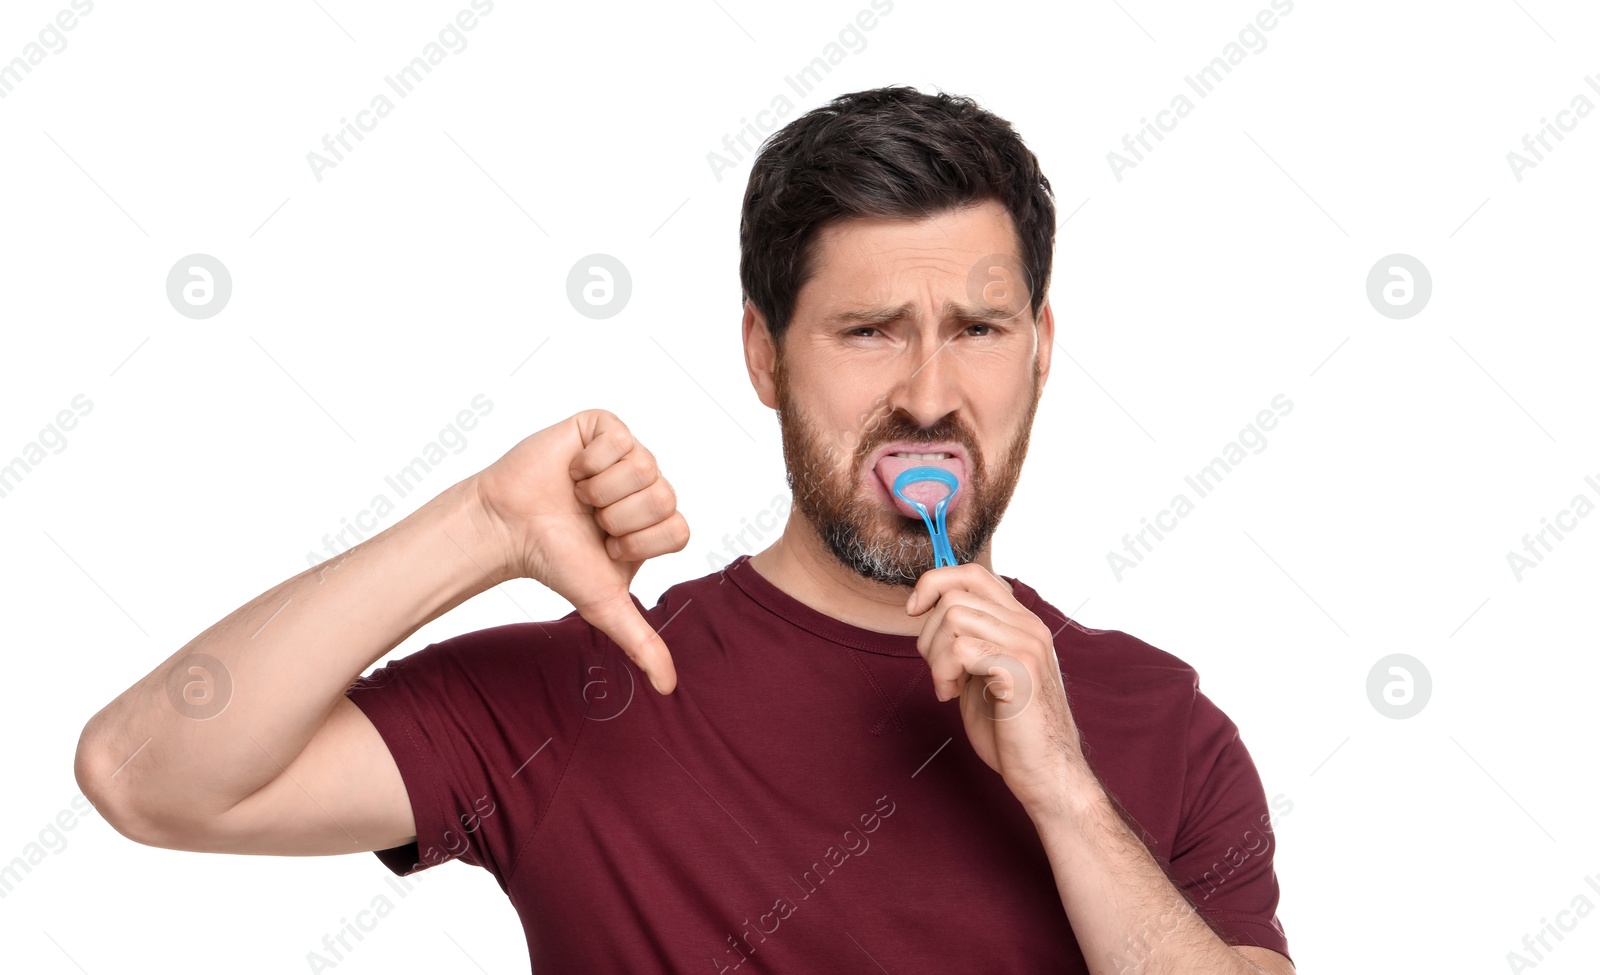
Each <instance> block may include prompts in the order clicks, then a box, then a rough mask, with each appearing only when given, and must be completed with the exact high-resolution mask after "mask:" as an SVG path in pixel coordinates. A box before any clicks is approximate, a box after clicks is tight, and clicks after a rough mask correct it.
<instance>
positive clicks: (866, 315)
mask: <svg viewBox="0 0 1600 975" xmlns="http://www.w3.org/2000/svg"><path fill="white" fill-rule="evenodd" d="M915 310H916V304H915V303H914V302H910V301H908V302H906V303H905V304H903V305H900V306H899V307H897V308H888V307H881V306H880V307H873V308H851V309H848V310H846V311H841V312H838V313H836V314H833V315H829V316H828V317H827V318H824V319H823V321H822V323H823V324H824V325H883V324H887V323H889V322H896V321H900V320H901V319H905V318H910V317H912V313H913V312H914V311H915ZM939 313H940V315H941V316H942V317H943V319H944V320H945V321H949V320H951V319H959V320H962V321H974V322H1003V321H1009V320H1010V319H1012V318H1015V317H1016V313H1015V312H1011V311H1007V310H1006V309H1004V308H995V307H993V306H990V305H982V306H977V305H966V304H962V303H961V302H959V301H949V300H946V301H945V303H944V305H943V307H941V308H940V309H939Z"/></svg>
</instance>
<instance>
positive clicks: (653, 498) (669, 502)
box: [594, 478, 678, 538]
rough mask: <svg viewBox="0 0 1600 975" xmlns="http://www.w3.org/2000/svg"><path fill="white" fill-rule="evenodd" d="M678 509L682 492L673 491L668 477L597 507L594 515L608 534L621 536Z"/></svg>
mask: <svg viewBox="0 0 1600 975" xmlns="http://www.w3.org/2000/svg"><path fill="white" fill-rule="evenodd" d="M677 510H678V496H677V494H675V493H674V492H673V490H672V485H670V484H668V483H667V482H666V480H665V479H664V478H657V479H656V480H655V481H654V482H652V483H651V484H649V485H647V486H646V487H645V488H644V489H643V490H642V491H635V492H634V493H633V494H630V495H628V496H627V497H625V498H623V499H622V500H621V501H616V502H613V503H612V504H608V505H606V506H605V507H604V508H596V509H595V512H594V519H595V521H597V522H599V523H600V527H601V528H604V529H605V530H606V534H608V535H614V536H616V537H618V538H621V537H622V536H623V535H627V534H629V533H631V532H636V531H642V530H643V529H646V528H649V527H650V526H651V525H654V524H656V523H657V522H661V521H665V520H666V519H667V518H668V517H670V516H671V515H672V513H673V512H674V511H677Z"/></svg>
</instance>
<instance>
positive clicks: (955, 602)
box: [918, 589, 1038, 643]
mask: <svg viewBox="0 0 1600 975" xmlns="http://www.w3.org/2000/svg"><path fill="white" fill-rule="evenodd" d="M957 606H964V607H967V608H969V609H974V610H978V611H980V612H982V613H985V614H987V615H988V616H990V617H992V618H994V619H996V620H999V621H1000V622H1002V623H1005V624H1008V625H1010V626H1013V627H1015V628H1017V629H1018V630H1027V629H1028V628H1029V627H1030V626H1033V625H1036V621H1037V620H1038V617H1037V616H1034V615H1033V614H1032V613H1030V612H1028V609H1027V607H1025V606H1022V605H1020V604H1019V605H1018V606H1017V608H1016V609H1012V608H1010V607H1008V606H1005V605H1003V604H1000V603H996V602H995V601H994V600H993V599H990V598H988V597H987V596H982V595H978V594H975V593H971V592H968V591H966V590H965V589H952V590H950V591H949V592H946V593H945V594H944V595H942V596H940V597H939V602H938V603H936V604H934V606H933V607H932V608H931V609H928V610H926V611H924V613H923V614H922V630H921V631H920V633H919V635H918V639H919V643H920V641H921V640H923V639H930V638H931V637H932V635H933V634H934V633H936V632H937V631H938V630H939V629H940V627H942V626H943V625H944V618H945V614H947V613H949V612H950V611H951V610H952V609H954V608H955V607H957Z"/></svg>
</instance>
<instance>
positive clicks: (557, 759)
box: [345, 614, 586, 888]
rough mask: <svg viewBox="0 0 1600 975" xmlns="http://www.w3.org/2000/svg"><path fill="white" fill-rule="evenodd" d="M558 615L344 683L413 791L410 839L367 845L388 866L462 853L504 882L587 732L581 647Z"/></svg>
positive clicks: (464, 639)
mask: <svg viewBox="0 0 1600 975" xmlns="http://www.w3.org/2000/svg"><path fill="white" fill-rule="evenodd" d="M575 618H577V617H576V614H573V616H570V617H568V620H572V619H575ZM564 622H565V621H563V622H557V623H543V624H541V623H517V624H507V625H504V626H497V627H491V628H489V629H485V630H477V631H474V632H471V633H465V634H462V635H460V636H456V637H452V638H450V639H447V640H443V641H441V642H438V643H432V644H429V645H428V646H426V647H424V648H423V649H421V650H419V651H417V652H415V653H413V654H410V655H408V656H405V657H400V658H396V659H394V660H391V661H389V662H388V663H387V664H385V665H384V666H382V667H379V668H377V669H376V670H374V671H373V672H372V673H370V674H368V675H367V676H365V677H362V678H361V679H359V680H357V681H356V682H355V683H354V684H352V685H351V687H350V688H349V689H348V690H347V691H346V692H345V694H346V696H347V697H349V698H350V700H351V701H352V702H354V703H355V704H356V706H357V707H359V708H361V710H362V712H363V713H364V714H365V715H366V716H367V718H368V719H369V720H370V721H371V722H372V724H373V726H374V727H375V728H377V730H378V734H379V735H380V736H381V737H382V738H383V741H384V744H386V745H387V746H388V748H389V753H390V754H391V755H392V756H393V757H394V761H395V765H396V766H398V768H399V770H400V777H401V779H402V780H404V782H405V787H406V793H407V794H408V796H409V797H410V800H411V812H412V815H413V817H414V818H415V820H416V828H417V838H416V840H415V841H414V842H412V843H409V844H406V845H405V846H398V847H393V848H391V849H387V850H377V851H374V852H376V854H377V856H378V859H379V860H380V861H382V862H383V864H384V866H386V867H388V868H389V869H390V870H391V871H393V872H394V873H395V874H397V875H399V876H405V875H407V874H411V873H415V872H417V871H419V870H426V869H428V868H429V867H433V866H437V865H438V864H441V863H445V862H447V861H449V860H455V859H459V860H461V861H463V862H465V863H470V864H472V865H473V866H478V867H483V868H484V869H485V870H488V871H489V872H490V873H492V874H493V875H494V876H495V879H496V880H497V881H499V882H500V885H501V886H502V888H503V887H505V884H506V878H507V877H508V876H509V875H510V874H511V873H512V871H513V870H515V868H516V863H517V858H518V857H519V856H520V854H521V852H522V848H523V846H524V845H525V844H526V843H527V841H528V840H529V839H530V838H531V837H532V836H533V834H534V833H535V832H536V831H537V829H538V826H539V824H540V822H542V820H543V816H544V814H545V813H546V811H547V810H548V809H549V808H550V806H551V804H552V803H553V802H555V801H556V793H557V791H558V786H559V784H560V780H561V775H562V772H563V771H564V770H565V768H566V764H567V760H568V759H569V758H570V756H571V755H572V753H573V751H574V749H575V748H576V745H577V739H578V736H579V734H580V733H581V731H582V729H583V724H584V717H583V706H582V700H583V692H582V687H583V676H582V661H583V658H584V657H585V656H586V654H585V653H584V652H583V651H582V649H581V648H580V647H579V646H575V645H574V643H576V642H581V641H575V640H573V639H571V637H573V636H576V635H577V631H575V630H574V629H573V628H572V627H570V626H565V625H563V623H564Z"/></svg>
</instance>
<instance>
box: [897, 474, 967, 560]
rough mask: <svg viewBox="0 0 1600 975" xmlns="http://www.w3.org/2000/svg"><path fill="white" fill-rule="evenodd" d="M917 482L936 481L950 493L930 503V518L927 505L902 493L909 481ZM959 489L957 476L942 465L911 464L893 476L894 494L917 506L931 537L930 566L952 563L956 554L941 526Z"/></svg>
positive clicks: (912, 505)
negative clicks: (946, 509)
mask: <svg viewBox="0 0 1600 975" xmlns="http://www.w3.org/2000/svg"><path fill="white" fill-rule="evenodd" d="M918 481H938V482H939V483H941V484H943V485H945V486H946V487H948V488H949V489H950V493H949V494H946V495H945V496H944V497H942V498H940V499H939V501H938V503H937V504H935V505H934V506H933V517H931V518H930V517H928V507H927V505H924V504H923V503H922V502H921V501H918V500H916V499H915V498H908V497H906V496H905V488H906V486H907V485H908V484H915V483H916V482H918ZM959 490H961V484H960V482H959V481H957V480H956V476H955V475H954V474H952V473H950V472H949V471H947V470H945V469H944V468H943V467H912V468H909V469H907V470H906V471H905V472H904V473H902V474H901V475H900V476H899V477H897V478H895V479H894V493H895V496H896V497H898V498H899V499H900V500H901V501H904V502H905V503H906V504H909V505H910V506H911V507H913V508H915V509H917V512H918V513H919V514H921V515H922V523H923V524H925V525H927V526H928V536H929V537H930V538H932V539H933V567H934V568H936V569H937V568H938V567H939V566H942V565H955V564H956V556H955V553H954V552H952V551H951V550H950V536H949V535H947V534H946V533H945V529H944V509H945V507H946V506H947V505H948V504H949V503H950V500H951V499H952V498H954V497H955V496H956V492H957V491H959Z"/></svg>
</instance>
